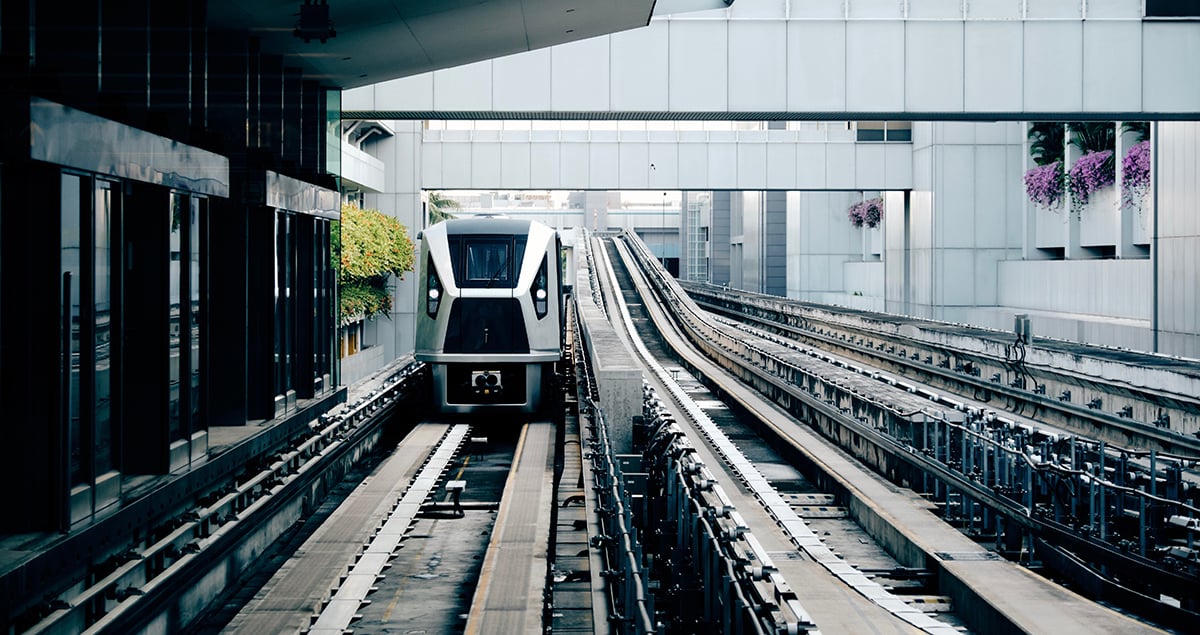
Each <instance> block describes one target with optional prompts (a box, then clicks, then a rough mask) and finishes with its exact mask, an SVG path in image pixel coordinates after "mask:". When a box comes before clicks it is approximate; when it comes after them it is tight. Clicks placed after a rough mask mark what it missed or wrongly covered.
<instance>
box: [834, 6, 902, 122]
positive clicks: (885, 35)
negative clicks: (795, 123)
mask: <svg viewBox="0 0 1200 635" xmlns="http://www.w3.org/2000/svg"><path fill="white" fill-rule="evenodd" d="M893 4H898V3H895V2H893ZM888 51H894V53H892V54H889V53H888ZM903 51H904V23H903V22H899V21H891V22H882V21H881V22H875V21H863V22H849V23H847V24H846V81H847V85H846V109H847V110H849V111H850V112H869V111H898V110H903V109H904V99H905V97H904V88H905V86H904V55H903Z"/></svg>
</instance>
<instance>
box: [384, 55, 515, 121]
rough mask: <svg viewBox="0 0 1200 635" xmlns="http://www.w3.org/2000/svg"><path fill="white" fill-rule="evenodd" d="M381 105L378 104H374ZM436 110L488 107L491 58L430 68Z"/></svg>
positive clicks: (489, 105) (490, 103)
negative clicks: (442, 68) (442, 67)
mask: <svg viewBox="0 0 1200 635" xmlns="http://www.w3.org/2000/svg"><path fill="white" fill-rule="evenodd" d="M375 107H376V108H380V106H379V105H378V104H376V106H375ZM433 107H434V109H435V110H490V109H491V108H492V62H491V60H487V61H483V62H476V63H474V64H466V65H464V66H455V67H454V68H447V69H445V70H440V71H434V72H433Z"/></svg>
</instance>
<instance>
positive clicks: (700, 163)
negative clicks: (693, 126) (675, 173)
mask: <svg viewBox="0 0 1200 635" xmlns="http://www.w3.org/2000/svg"><path fill="white" fill-rule="evenodd" d="M678 147H679V153H678V157H679V187H680V189H687V190H704V189H710V188H709V186H708V184H709V183H710V181H709V179H708V144H706V143H681V144H679V146H678ZM711 189H720V188H711Z"/></svg>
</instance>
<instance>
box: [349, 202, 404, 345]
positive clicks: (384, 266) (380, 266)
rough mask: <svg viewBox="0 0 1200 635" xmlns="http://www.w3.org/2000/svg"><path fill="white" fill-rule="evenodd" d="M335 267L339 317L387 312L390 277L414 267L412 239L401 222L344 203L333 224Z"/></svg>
mask: <svg viewBox="0 0 1200 635" xmlns="http://www.w3.org/2000/svg"><path fill="white" fill-rule="evenodd" d="M333 231H334V236H335V238H336V239H335V240H334V247H333V266H334V267H335V268H336V269H337V272H338V294H339V296H340V302H339V307H338V308H339V312H338V313H339V317H340V318H341V322H342V323H343V324H346V323H348V322H350V321H352V320H354V319H355V318H357V317H359V316H362V317H371V316H373V315H378V314H384V315H387V313H388V312H389V311H391V309H392V295H391V292H390V291H389V290H388V288H387V281H388V277H389V276H392V275H395V276H398V277H399V278H400V279H403V278H404V274H405V272H408V271H412V270H413V242H412V239H411V238H409V235H408V229H407V228H406V227H405V226H404V225H403V224H402V223H400V221H398V220H396V219H395V218H392V217H391V216H388V215H386V214H384V213H383V212H380V211H379V210H375V209H362V208H360V207H358V206H357V205H353V204H345V205H342V219H341V221H340V222H338V223H335V224H334V229H333Z"/></svg>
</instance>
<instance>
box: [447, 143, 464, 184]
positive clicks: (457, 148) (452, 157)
mask: <svg viewBox="0 0 1200 635" xmlns="http://www.w3.org/2000/svg"><path fill="white" fill-rule="evenodd" d="M442 187H471V144H469V143H462V144H450V145H447V146H445V147H443V148H442Z"/></svg>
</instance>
